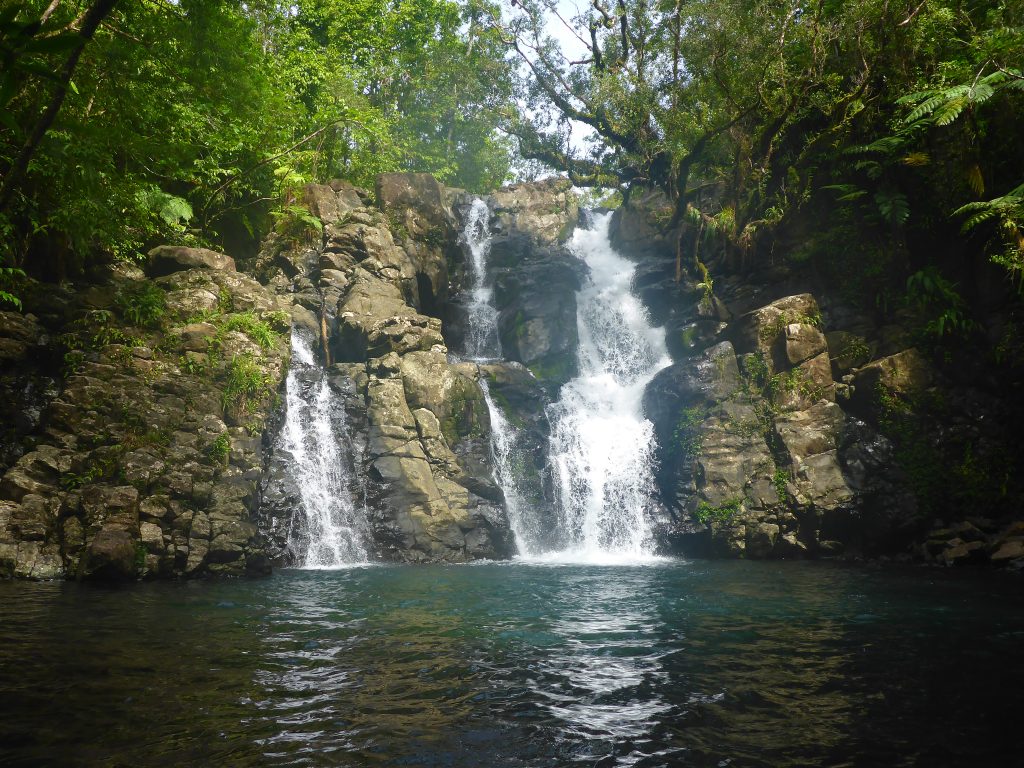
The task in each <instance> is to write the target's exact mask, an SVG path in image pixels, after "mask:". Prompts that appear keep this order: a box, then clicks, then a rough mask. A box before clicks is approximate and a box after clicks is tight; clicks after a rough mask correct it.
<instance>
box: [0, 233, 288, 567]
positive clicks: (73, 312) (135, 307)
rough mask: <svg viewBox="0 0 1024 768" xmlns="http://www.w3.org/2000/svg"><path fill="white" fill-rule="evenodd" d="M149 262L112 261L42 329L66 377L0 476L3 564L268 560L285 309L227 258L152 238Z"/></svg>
mask: <svg viewBox="0 0 1024 768" xmlns="http://www.w3.org/2000/svg"><path fill="white" fill-rule="evenodd" d="M147 269H149V270H150V272H151V274H153V275H155V276H157V277H156V279H155V280H154V281H152V282H150V281H147V280H145V279H144V278H143V275H142V273H141V272H140V271H139V270H137V269H133V268H129V267H125V266H118V267H115V268H113V269H110V270H109V271H108V274H107V276H106V277H105V278H104V279H102V280H100V281H99V282H97V283H95V284H93V285H91V286H87V287H83V288H82V289H81V290H79V291H77V292H75V293H74V294H71V295H69V296H67V303H66V304H65V306H64V312H65V314H64V318H65V319H64V321H63V323H62V325H61V326H60V327H59V328H51V329H49V332H50V333H51V334H52V335H53V336H59V337H60V339H61V344H62V346H63V349H64V355H63V361H62V363H63V369H64V370H63V380H62V381H61V385H60V391H59V393H55V396H54V397H53V398H52V399H50V400H49V402H48V403H47V404H46V406H45V407H44V408H42V410H41V417H40V419H39V422H38V423H39V426H40V427H41V429H39V430H38V431H36V432H35V433H34V434H33V435H32V438H31V450H29V451H28V452H26V453H25V454H24V455H22V456H21V457H20V458H19V459H18V460H17V461H16V462H15V463H14V465H13V466H12V467H10V468H9V469H8V470H7V471H6V473H5V474H4V475H3V478H2V480H0V507H2V509H3V512H2V513H0V575H4V576H19V577H31V578H58V577H68V578H75V577H77V578H89V579H134V578H137V577H154V576H176V575H180V576H197V575H204V574H216V573H219V574H244V573H253V572H257V573H259V572H264V571H265V570H266V569H267V567H268V563H267V558H266V557H265V555H264V553H263V551H262V549H261V547H260V546H259V544H258V542H257V531H256V526H255V524H254V513H255V510H256V507H257V505H258V500H259V499H258V486H259V476H260V472H261V469H262V464H263V460H264V448H265V444H264V441H263V439H262V438H263V436H264V435H265V434H266V431H267V426H268V423H269V421H270V419H271V415H272V413H273V411H274V408H275V405H276V402H277V400H276V398H277V395H276V392H277V389H278V387H279V384H280V382H281V380H282V377H283V376H284V372H285V369H286V367H287V361H288V342H287V335H286V332H287V329H288V316H287V314H286V313H284V312H282V311H280V305H279V303H278V301H277V300H276V299H275V297H274V296H272V295H271V294H270V293H268V292H267V291H266V290H265V289H264V288H263V287H262V286H261V285H260V284H259V283H257V282H256V281H255V280H253V279H252V278H250V277H248V276H246V275H244V274H241V273H239V272H236V271H235V270H234V266H233V262H232V261H231V259H230V258H228V257H226V256H224V255H223V254H216V253H214V252H212V251H204V250H201V249H180V248H162V249H156V250H155V251H154V252H153V255H152V256H151V259H150V262H149V263H148V264H147ZM29 301H31V299H29Z"/></svg>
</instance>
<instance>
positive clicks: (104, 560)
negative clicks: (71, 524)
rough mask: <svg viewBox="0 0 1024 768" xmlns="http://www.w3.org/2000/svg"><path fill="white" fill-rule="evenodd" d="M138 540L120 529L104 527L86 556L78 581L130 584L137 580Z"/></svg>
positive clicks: (110, 526) (91, 543)
mask: <svg viewBox="0 0 1024 768" xmlns="http://www.w3.org/2000/svg"><path fill="white" fill-rule="evenodd" d="M135 544H136V539H135V538H134V537H133V536H132V534H131V533H130V532H129V531H128V530H126V529H124V528H122V527H120V526H118V525H113V524H112V525H105V526H103V527H102V528H101V529H100V530H99V531H98V532H97V533H96V535H95V536H93V537H92V540H91V541H90V542H89V544H88V546H87V547H86V549H85V552H84V554H83V555H82V560H81V564H80V565H79V570H78V577H79V578H81V579H97V580H104V581H127V580H131V579H134V578H135V577H136V572H137V570H138V568H137V564H136V550H135Z"/></svg>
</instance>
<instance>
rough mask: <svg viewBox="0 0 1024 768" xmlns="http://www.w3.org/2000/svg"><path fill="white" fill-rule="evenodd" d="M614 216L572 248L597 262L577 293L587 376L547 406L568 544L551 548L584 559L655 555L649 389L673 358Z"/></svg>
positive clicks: (581, 234) (579, 234)
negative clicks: (635, 286)
mask: <svg viewBox="0 0 1024 768" xmlns="http://www.w3.org/2000/svg"><path fill="white" fill-rule="evenodd" d="M610 224H611V214H602V215H597V216H595V217H594V223H593V226H592V228H590V229H577V230H576V232H575V234H574V235H573V239H572V242H571V243H570V248H571V249H572V250H573V252H574V253H575V254H576V255H577V256H578V257H579V258H580V259H582V260H583V261H584V262H585V263H586V264H587V266H588V267H590V280H589V282H588V283H587V284H586V285H585V286H584V287H583V289H582V290H581V291H580V292H579V293H578V294H577V296H576V301H577V328H578V331H579V353H578V361H579V375H578V376H577V377H576V378H575V379H573V380H572V381H570V382H568V383H567V384H566V385H565V386H563V387H562V391H561V398H560V399H559V401H558V402H557V403H554V404H552V405H551V406H549V408H548V418H549V420H550V421H551V448H550V450H551V456H550V461H551V464H552V467H553V469H554V475H555V491H556V494H557V499H556V501H557V509H558V514H559V515H560V518H561V519H560V521H559V523H560V528H561V530H562V532H563V534H564V535H565V537H566V540H567V542H568V547H567V548H566V549H564V550H563V551H561V552H558V553H552V555H553V556H554V557H557V558H558V559H563V560H576V561H583V562H614V561H633V560H637V559H645V558H649V557H651V556H652V549H653V542H652V541H651V525H650V523H651V520H652V517H653V512H654V509H653V507H654V493H653V489H654V471H653V462H654V447H655V446H654V427H653V425H652V424H651V422H650V421H648V420H647V419H645V418H644V416H643V411H642V408H641V400H642V398H643V393H644V388H645V387H646V386H647V384H648V383H649V382H650V381H651V379H652V378H654V375H655V374H656V373H657V372H658V371H660V370H661V369H662V368H664V367H666V366H667V365H669V364H670V363H671V358H670V357H669V355H668V351H667V349H666V347H665V332H664V330H663V329H661V328H655V327H653V326H651V324H650V321H649V320H648V317H647V313H646V311H645V310H644V308H643V305H642V304H641V303H640V301H639V299H637V297H636V296H634V295H633V293H632V292H631V283H632V279H633V272H634V271H635V265H633V264H632V263H630V262H629V261H627V260H626V259H624V258H623V257H622V256H620V255H619V254H617V253H616V252H615V250H614V249H613V248H612V246H611V242H610V240H609V226H610Z"/></svg>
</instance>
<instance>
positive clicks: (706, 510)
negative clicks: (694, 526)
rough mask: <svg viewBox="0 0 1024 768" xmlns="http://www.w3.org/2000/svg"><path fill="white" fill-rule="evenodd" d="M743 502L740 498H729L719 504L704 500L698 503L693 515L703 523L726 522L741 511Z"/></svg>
mask: <svg viewBox="0 0 1024 768" xmlns="http://www.w3.org/2000/svg"><path fill="white" fill-rule="evenodd" d="M741 504H742V500H740V499H727V500H726V501H723V502H722V503H721V504H718V505H717V506H716V505H714V504H710V503H708V502H706V501H702V502H700V503H699V504H698V505H697V510H696V511H695V512H694V513H693V515H694V517H696V518H697V520H698V522H700V523H701V525H710V524H711V523H725V522H728V521H729V520H731V519H732V518H733V517H734V516H735V515H736V513H737V512H739V511H740V506H741Z"/></svg>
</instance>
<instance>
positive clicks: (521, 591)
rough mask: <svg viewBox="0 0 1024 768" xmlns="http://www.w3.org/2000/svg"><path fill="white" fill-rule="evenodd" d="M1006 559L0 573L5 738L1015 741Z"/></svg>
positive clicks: (135, 758)
mask: <svg viewBox="0 0 1024 768" xmlns="http://www.w3.org/2000/svg"><path fill="white" fill-rule="evenodd" d="M1022 609H1024V599H1022V590H1021V581H1020V579H1019V578H1015V577H1012V576H1010V575H1006V574H964V573H952V572H945V571H933V570H922V569H898V570H889V569H867V568H852V567H839V566H832V565H827V564H820V563H819V564H812V563H744V562H693V563H686V562H681V561H675V562H668V563H661V564H654V565H648V566H643V567H628V566H619V567H596V566H556V565H546V566H544V565H528V564H523V563H512V564H484V565H476V566H453V567H441V566H437V567H367V568H359V569H353V570H347V571H283V572H280V573H277V574H276V575H274V576H273V577H271V578H268V579H264V580H258V581H229V582H206V583H160V584H139V585H133V586H129V587H121V588H103V587H97V586H87V585H77V584H65V583H44V584H32V583H13V582H5V583H0V764H2V765H12V766H22V765H24V766H28V765H33V766H34V765H97V766H98V765H103V766H121V765H124V766H144V765H161V766H163V765H230V766H256V765H339V766H562V765H581V766H614V765H640V766H674V765H693V766H798V765H799V766H805V765H836V766H839V765H856V766H895V765H908V766H909V765H928V766H943V765H964V766H967V765H971V766H976V765H988V764H993V763H995V762H996V761H1000V762H1001V764H1004V765H1009V764H1012V763H1013V759H1012V757H1011V756H1013V755H1019V751H1018V749H1017V734H1018V731H1019V718H1020V714H1021V712H1024V706H1022V705H1024V662H1022V660H1021V658H1020V656H1021V654H1020V652H1021V649H1022V648H1024V610H1022Z"/></svg>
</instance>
